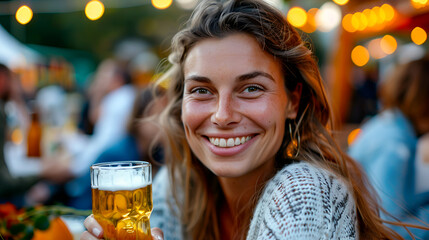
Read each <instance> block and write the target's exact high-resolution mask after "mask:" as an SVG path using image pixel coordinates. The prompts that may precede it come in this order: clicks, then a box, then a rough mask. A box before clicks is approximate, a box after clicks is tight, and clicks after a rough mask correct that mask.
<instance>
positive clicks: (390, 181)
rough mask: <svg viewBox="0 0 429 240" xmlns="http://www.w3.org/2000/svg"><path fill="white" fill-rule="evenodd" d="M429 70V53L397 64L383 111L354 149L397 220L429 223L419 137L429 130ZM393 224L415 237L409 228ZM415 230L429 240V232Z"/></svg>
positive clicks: (383, 93)
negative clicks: (418, 145) (420, 57)
mask: <svg viewBox="0 0 429 240" xmlns="http://www.w3.org/2000/svg"><path fill="white" fill-rule="evenodd" d="M428 74H429V58H428V57H424V58H422V59H418V60H414V61H411V62H409V63H407V64H405V65H401V66H397V67H396V68H395V70H394V71H392V72H391V75H390V76H388V77H387V78H386V79H385V80H384V81H383V82H381V84H380V86H379V98H380V102H381V104H382V106H383V111H382V112H380V113H379V114H378V115H376V116H375V117H373V118H372V119H371V120H369V121H368V122H367V123H366V124H365V125H364V126H363V127H362V131H361V133H360V134H359V137H358V139H357V140H356V141H355V142H354V143H353V144H352V145H351V146H350V149H349V153H350V155H351V156H352V157H353V158H354V159H356V160H357V161H359V162H360V163H361V164H362V166H363V168H364V170H365V171H366V172H367V174H368V176H369V179H370V180H371V183H373V186H374V187H375V189H376V190H377V192H378V195H379V196H380V200H381V202H380V203H381V206H382V207H383V208H384V209H385V210H386V211H387V212H388V213H389V214H390V215H391V216H393V217H394V218H395V219H398V220H400V221H403V222H408V223H414V224H420V223H421V221H423V222H426V223H427V222H429V190H428V189H427V188H421V187H420V186H421V185H426V184H427V180H425V179H421V176H424V175H427V173H425V172H424V170H425V169H424V167H425V166H424V165H423V163H421V164H422V165H418V164H419V162H418V161H417V160H416V159H417V158H416V150H417V143H418V140H419V138H420V136H423V135H424V134H427V133H429V105H428V102H429V81H428V79H427V76H428ZM422 171H423V172H422ZM381 216H382V217H383V218H384V219H389V220H391V219H393V218H392V217H390V216H389V215H383V214H382V215H381ZM392 228H393V229H395V230H396V231H397V232H398V233H400V234H401V235H402V236H404V237H406V236H408V235H409V234H408V232H407V231H405V229H404V228H401V227H398V226H394V227H392ZM410 230H412V232H413V234H414V235H415V236H416V237H419V238H421V239H428V238H429V231H424V230H418V229H410Z"/></svg>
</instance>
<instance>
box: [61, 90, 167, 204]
mask: <svg viewBox="0 0 429 240" xmlns="http://www.w3.org/2000/svg"><path fill="white" fill-rule="evenodd" d="M153 91H154V90H153V89H152V86H148V87H146V88H144V89H141V90H140V91H139V93H138V94H137V96H136V99H135V101H134V106H133V111H132V113H131V115H130V116H129V119H128V124H127V133H126V135H125V136H124V137H123V138H121V139H119V140H117V141H116V142H114V143H113V144H112V145H110V146H109V147H108V148H107V149H106V150H105V151H103V152H102V153H101V154H100V156H99V157H98V158H97V160H96V161H95V163H102V162H115V161H129V160H141V161H147V162H150V163H151V164H152V176H153V177H155V176H156V173H157V171H158V169H159V167H160V166H161V164H162V163H163V150H162V141H161V139H160V138H159V137H160V136H159V132H160V131H159V129H158V127H157V125H155V124H153V123H152V121H153V119H151V118H152V117H155V116H156V114H158V113H159V112H160V111H162V110H163V109H164V106H165V105H166V99H165V97H159V98H155V99H154V96H153ZM163 91H164V90H162V89H161V90H158V93H159V94H161V95H162V93H161V92H163ZM73 182H75V184H81V185H82V186H85V190H84V191H83V192H82V194H80V195H79V196H75V197H72V198H71V199H70V201H69V203H68V205H70V206H72V207H75V208H79V209H91V207H92V205H91V204H92V201H91V179H90V174H89V171H88V173H87V174H85V175H84V176H82V177H80V178H78V179H75V180H73ZM75 194H76V193H75Z"/></svg>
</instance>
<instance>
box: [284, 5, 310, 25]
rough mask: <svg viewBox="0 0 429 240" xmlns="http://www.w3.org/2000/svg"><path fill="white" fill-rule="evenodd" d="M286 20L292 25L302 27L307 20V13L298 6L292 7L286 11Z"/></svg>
mask: <svg viewBox="0 0 429 240" xmlns="http://www.w3.org/2000/svg"><path fill="white" fill-rule="evenodd" d="M286 18H287V20H288V22H289V23H290V24H292V26H294V27H302V26H304V25H305V23H306V22H307V13H306V12H305V10H304V9H302V8H300V7H293V8H291V9H290V10H289V12H288V13H287V17H286Z"/></svg>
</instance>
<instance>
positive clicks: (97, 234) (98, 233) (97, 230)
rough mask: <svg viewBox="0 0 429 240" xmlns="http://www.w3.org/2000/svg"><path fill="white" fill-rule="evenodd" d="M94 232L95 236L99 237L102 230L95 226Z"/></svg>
mask: <svg viewBox="0 0 429 240" xmlns="http://www.w3.org/2000/svg"><path fill="white" fill-rule="evenodd" d="M92 233H94V235H95V236H97V237H99V236H100V233H101V230H100V229H98V228H93V229H92Z"/></svg>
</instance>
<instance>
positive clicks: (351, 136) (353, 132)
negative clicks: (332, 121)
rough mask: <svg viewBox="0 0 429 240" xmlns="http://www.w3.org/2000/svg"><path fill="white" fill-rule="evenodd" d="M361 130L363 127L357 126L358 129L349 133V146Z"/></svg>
mask: <svg viewBox="0 0 429 240" xmlns="http://www.w3.org/2000/svg"><path fill="white" fill-rule="evenodd" d="M360 131H361V129H360V128H357V129H354V130H353V131H351V132H350V133H349V136H348V137H347V143H348V144H349V146H350V145H352V143H353V142H354V141H355V140H356V138H357V137H358V135H359V133H360Z"/></svg>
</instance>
